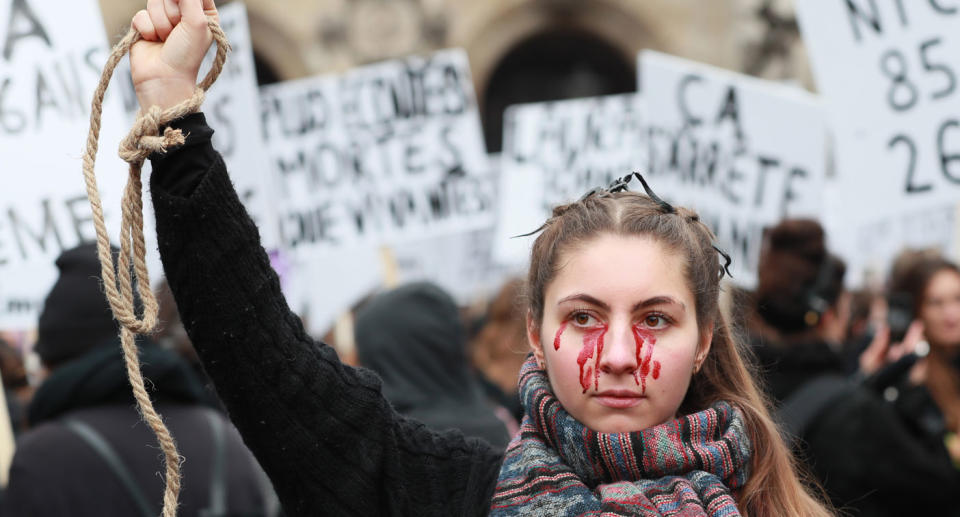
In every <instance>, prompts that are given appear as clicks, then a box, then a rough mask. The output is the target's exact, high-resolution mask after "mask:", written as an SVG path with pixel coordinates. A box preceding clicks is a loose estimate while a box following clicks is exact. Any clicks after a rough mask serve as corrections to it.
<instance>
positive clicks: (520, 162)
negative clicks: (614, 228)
mask: <svg viewBox="0 0 960 517" xmlns="http://www.w3.org/2000/svg"><path fill="white" fill-rule="evenodd" d="M643 118H644V117H643V109H642V106H641V99H640V97H639V96H638V95H636V94H626V95H611V96H606V97H593V98H587V99H574V100H565V101H556V102H544V103H535V104H521V105H516V106H511V107H510V108H508V109H507V112H506V113H505V114H504V121H505V122H504V132H503V135H504V137H503V153H502V154H501V158H500V163H501V172H500V189H499V198H500V200H499V205H498V207H499V208H498V217H497V227H496V231H495V232H494V257H495V259H496V260H497V261H498V262H501V263H503V264H507V265H513V266H516V265H521V264H525V263H526V261H527V260H528V259H529V255H530V246H531V244H532V241H533V238H534V237H523V238H514V237H515V236H517V235H521V234H525V233H528V232H530V231H533V230H535V229H536V228H538V227H539V226H540V225H541V224H543V222H544V221H545V220H546V219H547V218H548V217H550V214H551V212H552V210H553V207H554V206H556V205H558V204H561V203H569V202H571V201H575V200H577V199H578V198H579V197H580V196H582V195H583V194H584V193H585V192H587V191H588V190H590V189H592V188H594V187H598V186H606V185H609V184H610V182H611V181H612V180H613V179H615V178H618V177H622V176H625V175H626V174H628V173H630V172H631V171H637V170H641V169H642V168H643V167H644V166H645V165H646V163H647V159H646V157H645V154H644V151H645V146H644V145H643V144H644V141H645V138H646V135H645V130H644V126H643Z"/></svg>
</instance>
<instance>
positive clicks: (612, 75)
mask: <svg viewBox="0 0 960 517" xmlns="http://www.w3.org/2000/svg"><path fill="white" fill-rule="evenodd" d="M501 5H502V3H501ZM472 14H473V15H475V16H474V17H473V18H474V20H475V21H474V23H472V24H471V26H470V27H460V29H461V30H459V31H456V32H457V33H458V35H460V36H461V37H460V38H456V39H458V40H460V42H461V44H463V45H464V46H465V47H466V49H467V52H468V54H469V56H470V65H471V69H472V73H473V77H474V84H475V85H476V88H477V97H478V101H479V103H480V108H481V113H482V114H483V119H484V120H483V121H484V133H485V136H486V138H487V148H488V150H490V151H491V152H496V151H498V150H499V149H500V147H501V141H500V134H501V131H502V114H503V109H504V108H505V107H506V106H507V105H509V104H514V103H518V102H537V101H545V100H557V99H563V98H571V97H582V96H590V95H604V94H610V93H622V92H628V91H636V78H635V73H636V72H635V70H636V52H637V51H638V50H639V49H641V48H645V47H655V48H656V47H659V46H660V45H658V44H657V41H656V40H657V38H656V37H655V36H654V34H653V32H652V31H648V30H645V29H644V25H645V24H644V23H643V21H642V20H641V19H640V18H639V17H638V16H637V12H635V11H631V10H628V9H624V8H622V7H621V6H619V5H617V4H616V3H615V2H611V1H606V0H595V1H591V2H575V1H555V2H542V1H527V2H522V3H520V4H513V5H512V6H510V7H507V8H504V9H499V10H497V9H489V8H487V9H483V10H481V11H480V12H475V13H472ZM551 49H554V50H553V51H551ZM538 56H539V57H538ZM525 68H526V71H525ZM538 72H539V77H541V78H542V79H543V80H538Z"/></svg>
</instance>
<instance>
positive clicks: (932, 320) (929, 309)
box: [920, 269, 960, 347]
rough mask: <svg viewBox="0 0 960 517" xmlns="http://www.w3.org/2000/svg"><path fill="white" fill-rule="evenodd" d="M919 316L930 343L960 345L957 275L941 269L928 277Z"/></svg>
mask: <svg viewBox="0 0 960 517" xmlns="http://www.w3.org/2000/svg"><path fill="white" fill-rule="evenodd" d="M920 319H921V320H923V325H924V333H925V334H926V337H927V340H928V341H930V343H931V344H933V345H938V346H949V347H960V274H957V272H956V271H953V270H950V269H944V270H941V271H939V272H938V273H936V274H934V275H933V277H932V278H930V283H929V285H927V291H926V293H924V297H923V304H922V305H921V306H920Z"/></svg>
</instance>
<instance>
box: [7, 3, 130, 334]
mask: <svg viewBox="0 0 960 517" xmlns="http://www.w3.org/2000/svg"><path fill="white" fill-rule="evenodd" d="M0 42H2V44H3V47H2V50H0V60H2V68H0V155H2V156H3V171H4V173H3V182H4V184H3V187H2V188H0V328H4V329H11V328H30V327H33V326H35V325H36V323H37V316H38V314H39V311H40V309H41V308H42V305H43V299H44V297H45V296H46V293H47V291H48V290H49V289H50V286H51V285H52V284H53V282H54V281H55V280H56V277H57V268H56V267H55V266H54V260H55V259H56V258H57V256H58V255H59V254H60V252H61V251H63V250H65V249H69V248H72V247H74V246H76V245H78V244H80V243H82V242H89V241H93V240H94V239H95V232H94V227H93V221H92V216H91V213H90V205H89V203H88V202H87V196H86V187H85V184H84V181H83V174H82V170H81V156H82V154H83V150H84V144H85V142H86V136H87V129H88V125H89V117H90V100H91V99H92V97H93V92H94V90H95V89H96V86H97V82H98V80H99V78H100V71H101V69H102V67H103V63H104V62H105V61H106V58H107V56H108V55H109V47H108V46H107V40H106V37H105V33H104V31H103V21H102V18H101V15H100V11H99V7H98V5H97V2H95V1H92V0H76V1H71V2H42V1H39V0H0ZM128 127H129V123H128V122H127V121H126V120H125V118H124V116H123V112H122V107H121V105H120V103H119V97H117V96H116V95H108V97H107V100H106V102H104V105H103V119H102V128H103V129H102V133H101V138H100V142H101V145H100V148H99V149H100V152H99V153H98V161H97V179H98V183H99V187H100V191H101V194H102V196H103V199H104V213H105V217H106V219H107V225H108V228H109V229H110V233H111V235H118V232H119V224H120V193H121V191H122V188H123V184H124V183H125V181H126V177H127V166H126V164H125V163H123V162H121V161H120V160H119V159H118V158H117V155H116V152H117V151H116V150H117V146H118V143H119V141H120V138H121V136H122V133H123V131H125V130H126V128H128ZM113 201H116V202H115V203H114V202H113Z"/></svg>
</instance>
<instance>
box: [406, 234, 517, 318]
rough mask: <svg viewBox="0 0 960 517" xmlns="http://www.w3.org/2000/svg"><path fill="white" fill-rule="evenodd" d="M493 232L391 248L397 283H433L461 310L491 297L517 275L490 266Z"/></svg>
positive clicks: (431, 239) (508, 268) (438, 238)
mask: <svg viewBox="0 0 960 517" xmlns="http://www.w3.org/2000/svg"><path fill="white" fill-rule="evenodd" d="M493 232H494V230H493V229H492V228H487V229H482V230H474V231H471V232H467V233H460V234H453V235H444V236H441V237H433V238H430V239H425V240H423V241H414V242H408V243H402V244H399V245H397V246H395V247H394V255H395V257H396V260H397V268H398V270H399V273H400V279H401V281H402V282H414V281H419V280H423V281H429V282H433V283H435V284H437V285H439V286H440V287H442V288H444V289H445V290H446V291H447V292H449V293H450V295H451V296H453V298H454V299H455V300H456V301H457V303H458V304H460V305H461V306H468V305H470V304H472V303H474V302H476V301H477V300H483V299H486V298H488V297H490V296H493V295H494V294H495V293H496V291H497V289H499V288H500V285H501V284H502V283H503V282H505V281H506V280H507V279H508V278H509V277H511V276H512V275H518V274H520V272H519V271H517V270H516V269H513V268H510V267H506V266H503V265H501V264H497V263H496V262H494V260H493V256H492V254H491V249H490V246H491V243H492V242H493Z"/></svg>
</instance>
